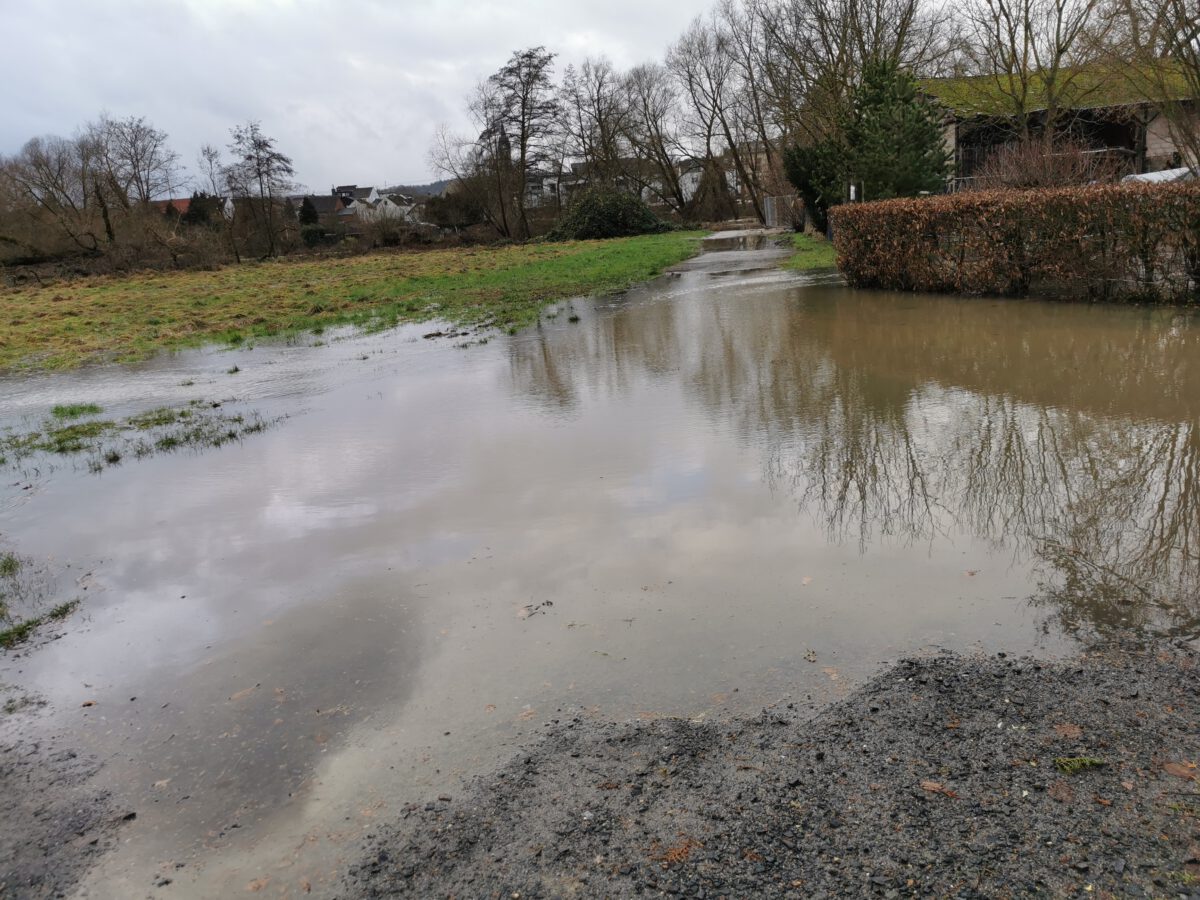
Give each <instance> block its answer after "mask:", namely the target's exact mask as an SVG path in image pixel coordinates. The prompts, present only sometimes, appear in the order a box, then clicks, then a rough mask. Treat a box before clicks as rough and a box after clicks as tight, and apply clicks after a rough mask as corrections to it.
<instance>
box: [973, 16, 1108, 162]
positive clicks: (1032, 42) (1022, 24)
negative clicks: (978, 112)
mask: <svg viewBox="0 0 1200 900" xmlns="http://www.w3.org/2000/svg"><path fill="white" fill-rule="evenodd" d="M1102 3H1103V0H967V2H966V4H965V5H964V7H963V8H962V10H961V17H962V21H963V24H964V29H965V34H964V38H965V41H964V48H965V56H966V58H967V59H968V60H969V63H970V66H971V69H972V71H973V72H974V74H976V75H977V77H976V78H974V79H967V80H965V81H964V84H965V85H966V86H967V88H968V90H974V91H975V92H976V93H977V94H978V95H979V101H980V106H981V107H982V108H985V109H986V108H989V107H991V106H993V105H995V104H996V101H997V100H998V101H999V105H1000V107H1001V111H1002V112H1003V113H1004V114H1005V115H1006V116H1007V117H1009V118H1010V119H1011V120H1012V121H1013V122H1014V123H1015V125H1014V130H1015V136H1016V137H1017V138H1019V139H1020V140H1021V141H1022V142H1028V141H1029V140H1031V139H1032V138H1034V137H1037V138H1039V139H1040V140H1042V141H1043V142H1044V143H1045V144H1046V145H1047V146H1049V145H1051V144H1053V142H1054V141H1055V140H1056V138H1057V136H1058V135H1059V133H1060V132H1061V130H1062V129H1063V128H1064V126H1065V125H1066V121H1065V120H1066V118H1067V116H1068V115H1069V112H1070V110H1071V109H1072V108H1076V107H1078V106H1079V105H1080V103H1081V102H1083V101H1085V100H1086V99H1087V95H1088V94H1089V93H1091V92H1094V91H1096V90H1099V89H1101V87H1102V82H1101V81H1100V80H1098V79H1095V78H1089V75H1090V74H1094V73H1091V72H1090V71H1089V70H1090V68H1091V67H1092V65H1093V64H1094V63H1095V62H1096V61H1097V60H1098V59H1100V57H1101V55H1102V52H1103V43H1104V32H1105V30H1106V29H1107V28H1108V22H1109V19H1108V17H1106V16H1104V15H1102V14H1101V13H1102Z"/></svg>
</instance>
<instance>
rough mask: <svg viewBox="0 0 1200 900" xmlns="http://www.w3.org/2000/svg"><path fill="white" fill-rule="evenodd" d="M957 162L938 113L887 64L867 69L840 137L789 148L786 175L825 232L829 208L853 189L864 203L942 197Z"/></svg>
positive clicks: (906, 78)
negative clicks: (927, 195)
mask: <svg viewBox="0 0 1200 900" xmlns="http://www.w3.org/2000/svg"><path fill="white" fill-rule="evenodd" d="M950 158H951V157H950V153H949V151H948V150H947V149H946V147H945V144H944V143H943V139H942V126H941V118H940V115H939V113H938V110H937V108H936V107H935V106H934V105H933V104H932V103H930V102H929V101H927V100H926V99H925V98H924V97H922V96H921V95H920V93H919V92H918V90H917V83H916V80H915V79H914V78H913V77H912V76H911V75H909V74H908V73H907V72H903V71H901V70H900V69H899V68H898V67H897V66H896V64H895V63H892V62H880V63H872V64H868V65H867V66H865V67H864V69H863V74H862V78H861V80H860V81H859V83H858V85H857V87H856V88H855V89H854V92H853V94H852V97H851V105H850V109H849V110H848V112H847V113H846V114H844V115H843V116H842V117H841V121H840V122H839V123H838V127H837V128H836V129H835V132H834V134H832V135H831V136H829V137H827V138H825V139H824V140H821V141H817V142H815V143H813V144H810V145H808V146H803V147H801V146H795V147H791V148H789V149H788V151H787V152H786V153H785V154H784V168H785V171H786V173H787V176H788V180H789V181H791V182H792V184H793V185H794V186H795V188H796V190H797V192H798V193H799V194H800V196H801V197H802V198H803V200H804V204H805V207H806V209H807V210H808V212H809V214H810V215H811V216H812V218H813V221H814V223H815V224H816V226H817V227H818V228H819V229H821V230H822V231H823V230H825V228H826V225H827V222H828V211H829V207H831V206H834V205H836V204H838V203H840V202H842V201H843V200H844V199H846V192H847V188H848V185H849V184H850V182H855V183H857V184H861V185H862V190H863V196H862V198H861V199H864V200H887V199H890V198H892V197H914V196H916V195H917V194H920V193H922V192H925V191H927V192H929V193H940V192H941V191H943V190H945V187H946V179H947V177H948V175H949V172H950V168H949V167H950Z"/></svg>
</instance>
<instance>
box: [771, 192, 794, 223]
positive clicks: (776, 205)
mask: <svg viewBox="0 0 1200 900" xmlns="http://www.w3.org/2000/svg"><path fill="white" fill-rule="evenodd" d="M798 215H799V205H798V204H797V203H796V195H795V194H780V195H778V196H775V197H764V198H763V216H764V218H765V219H766V222H765V223H764V224H765V225H766V226H767V227H768V228H791V227H792V226H793V225H795V223H796V218H797V216H798Z"/></svg>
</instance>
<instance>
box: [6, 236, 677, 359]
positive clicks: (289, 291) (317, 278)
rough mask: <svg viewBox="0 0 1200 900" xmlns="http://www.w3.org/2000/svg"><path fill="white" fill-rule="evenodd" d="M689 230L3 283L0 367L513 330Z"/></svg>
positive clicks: (619, 277) (672, 245) (607, 287)
mask: <svg viewBox="0 0 1200 900" xmlns="http://www.w3.org/2000/svg"><path fill="white" fill-rule="evenodd" d="M700 237H701V235H700V233H686V232H671V233H668V234H656V235H646V236H643V237H635V238H621V239H616V240H609V241H569V242H564V243H545V244H524V245H520V246H508V247H487V248H467V249H462V248H460V249H450V250H432V251H423V252H416V253H380V254H373V255H369V256H359V257H352V258H348V259H321V260H304V261H292V260H285V261H272V262H264V263H258V264H247V265H241V266H231V267H228V268H224V269H220V270H218V271H215V272H171V273H155V274H141V275H136V276H129V277H113V278H94V279H89V280H84V281H79V282H72V283H64V284H56V285H49V286H44V287H22V288H7V289H3V290H0V321H4V322H5V323H6V325H5V340H4V341H3V342H0V369H15V368H69V367H72V366H77V365H79V364H81V363H83V362H86V361H88V360H93V359H116V360H121V361H131V360H137V359H142V358H145V357H147V356H149V355H150V354H151V353H153V352H154V351H156V350H159V349H163V348H168V349H169V348H179V347H189V346H196V345H199V344H204V343H213V342H219V343H226V344H229V345H230V346H236V345H238V344H241V343H243V342H245V341H247V340H249V339H252V338H254V337H263V336H271V335H279V334H288V333H293V332H299V331H318V332H319V330H321V329H324V328H327V327H330V326H333V325H343V324H350V325H356V326H359V327H362V328H366V329H380V328H387V327H391V326H393V325H396V324H399V323H401V322H418V321H423V320H428V319H442V320H446V321H449V322H451V323H453V324H455V325H459V326H491V327H497V328H501V329H505V330H515V329H517V328H520V327H522V326H524V325H529V324H532V323H534V322H536V321H537V318H538V314H539V312H540V310H541V308H542V307H543V306H544V305H545V304H547V303H550V302H553V301H555V300H561V299H563V298H565V297H571V296H577V295H581V294H597V293H604V292H607V291H614V290H622V289H624V288H627V287H629V286H630V285H632V284H635V283H637V282H639V281H644V280H646V279H648V278H651V277H653V276H654V275H657V274H658V273H660V272H661V271H663V269H665V268H667V267H668V266H671V265H673V264H675V263H677V262H680V261H682V260H684V259H686V258H687V257H689V256H691V255H693V254H694V253H696V252H697V250H698V249H699V238H700Z"/></svg>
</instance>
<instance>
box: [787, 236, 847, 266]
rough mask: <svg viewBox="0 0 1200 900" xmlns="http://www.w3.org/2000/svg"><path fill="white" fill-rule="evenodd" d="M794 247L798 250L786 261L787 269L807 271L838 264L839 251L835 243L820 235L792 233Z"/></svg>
mask: <svg viewBox="0 0 1200 900" xmlns="http://www.w3.org/2000/svg"><path fill="white" fill-rule="evenodd" d="M792 247H793V248H794V249H795V251H796V252H795V253H793V254H792V255H791V256H790V257H788V258H787V259H786V260H785V261H784V263H783V267H784V268H785V269H795V270H798V271H805V270H808V269H832V268H835V267H836V266H837V251H835V250H834V249H833V244H831V243H830V242H829V241H827V240H825V238H823V237H821V236H820V235H815V234H801V233H800V232H795V233H793V234H792Z"/></svg>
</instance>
